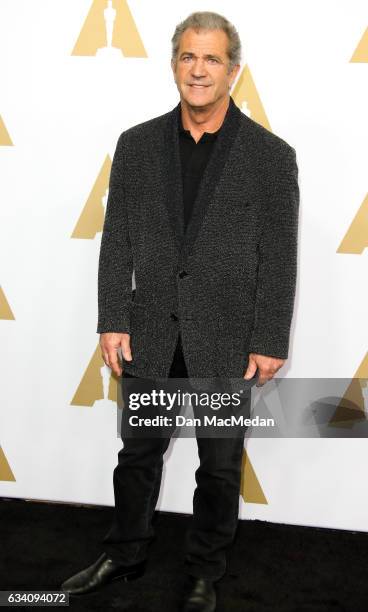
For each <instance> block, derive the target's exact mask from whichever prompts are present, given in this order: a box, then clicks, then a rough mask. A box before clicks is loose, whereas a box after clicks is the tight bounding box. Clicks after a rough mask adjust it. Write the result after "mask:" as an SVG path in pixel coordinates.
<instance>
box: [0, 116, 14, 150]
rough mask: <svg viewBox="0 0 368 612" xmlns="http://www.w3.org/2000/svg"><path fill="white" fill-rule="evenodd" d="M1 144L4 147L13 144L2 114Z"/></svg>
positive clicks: (0, 124)
mask: <svg viewBox="0 0 368 612" xmlns="http://www.w3.org/2000/svg"><path fill="white" fill-rule="evenodd" d="M0 145H1V146H3V147H9V146H13V143H12V141H11V138H10V136H9V132H8V130H7V129H6V127H5V123H4V121H3V120H2V118H1V116H0Z"/></svg>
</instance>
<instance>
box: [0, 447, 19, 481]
mask: <svg viewBox="0 0 368 612" xmlns="http://www.w3.org/2000/svg"><path fill="white" fill-rule="evenodd" d="M0 480H2V481H7V482H15V478H14V474H13V472H12V471H11V468H10V465H9V463H8V460H7V458H6V457H5V453H4V451H3V449H2V448H1V446H0Z"/></svg>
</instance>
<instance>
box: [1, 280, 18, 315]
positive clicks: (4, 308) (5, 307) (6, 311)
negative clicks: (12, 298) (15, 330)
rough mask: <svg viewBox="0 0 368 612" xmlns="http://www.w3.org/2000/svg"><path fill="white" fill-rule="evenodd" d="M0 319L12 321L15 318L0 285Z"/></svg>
mask: <svg viewBox="0 0 368 612" xmlns="http://www.w3.org/2000/svg"><path fill="white" fill-rule="evenodd" d="M0 319H6V320H7V321H14V319H15V317H14V315H13V313H12V311H11V308H10V306H9V303H8V300H7V299H6V297H5V293H4V291H3V289H2V287H0Z"/></svg>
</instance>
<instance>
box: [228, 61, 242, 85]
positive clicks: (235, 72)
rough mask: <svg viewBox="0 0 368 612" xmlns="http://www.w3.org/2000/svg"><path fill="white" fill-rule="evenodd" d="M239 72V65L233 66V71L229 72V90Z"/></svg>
mask: <svg viewBox="0 0 368 612" xmlns="http://www.w3.org/2000/svg"><path fill="white" fill-rule="evenodd" d="M239 70H240V64H235V66H233V69H232V71H231V73H230V74H231V81H230V85H229V89H231V88H232V86H233V85H234V83H235V80H236V77H237V76H238V73H239Z"/></svg>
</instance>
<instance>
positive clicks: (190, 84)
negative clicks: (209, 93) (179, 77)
mask: <svg viewBox="0 0 368 612" xmlns="http://www.w3.org/2000/svg"><path fill="white" fill-rule="evenodd" d="M189 87H195V88H196V89H204V88H205V87H209V85H199V84H198V85H197V84H196V83H189Z"/></svg>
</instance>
